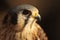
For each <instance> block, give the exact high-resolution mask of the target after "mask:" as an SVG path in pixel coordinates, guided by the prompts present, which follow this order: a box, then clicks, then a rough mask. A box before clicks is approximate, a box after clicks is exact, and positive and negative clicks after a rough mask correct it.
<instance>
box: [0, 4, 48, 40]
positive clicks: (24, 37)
mask: <svg viewBox="0 0 60 40" xmlns="http://www.w3.org/2000/svg"><path fill="white" fill-rule="evenodd" d="M37 20H41V16H40V14H39V11H38V9H37V8H36V7H34V6H32V5H29V4H22V5H19V6H17V7H14V8H12V9H11V10H9V11H8V14H6V15H5V17H4V19H3V22H2V27H0V40H48V38H47V36H46V33H45V32H44V30H43V29H42V27H41V26H40V25H39V24H37V23H36V21H37Z"/></svg>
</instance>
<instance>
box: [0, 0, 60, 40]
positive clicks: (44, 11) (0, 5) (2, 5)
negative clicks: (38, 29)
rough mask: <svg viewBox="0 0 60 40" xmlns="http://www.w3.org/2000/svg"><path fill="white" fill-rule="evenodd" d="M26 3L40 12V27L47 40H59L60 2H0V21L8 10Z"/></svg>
mask: <svg viewBox="0 0 60 40" xmlns="http://www.w3.org/2000/svg"><path fill="white" fill-rule="evenodd" d="M26 3H28V4H32V5H34V6H36V7H37V8H38V9H39V10H40V15H41V16H42V20H41V26H42V27H43V28H44V30H45V32H46V33H47V36H48V37H49V40H60V0H0V21H2V18H3V16H4V15H5V13H6V12H7V10H8V9H9V8H12V7H15V6H17V5H19V4H26Z"/></svg>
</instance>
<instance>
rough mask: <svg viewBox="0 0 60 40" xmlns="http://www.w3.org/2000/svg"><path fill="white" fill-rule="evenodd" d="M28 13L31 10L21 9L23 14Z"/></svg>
mask: <svg viewBox="0 0 60 40" xmlns="http://www.w3.org/2000/svg"><path fill="white" fill-rule="evenodd" d="M30 13H31V12H30V11H29V10H26V9H24V10H23V14H24V15H27V14H30Z"/></svg>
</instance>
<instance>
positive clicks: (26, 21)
mask: <svg viewBox="0 0 60 40" xmlns="http://www.w3.org/2000/svg"><path fill="white" fill-rule="evenodd" d="M27 11H29V10H27ZM28 14H29V15H28V16H27V19H26V20H25V23H24V27H25V25H26V24H27V23H28V19H29V17H30V15H31V14H32V12H31V11H29V12H28Z"/></svg>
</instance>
